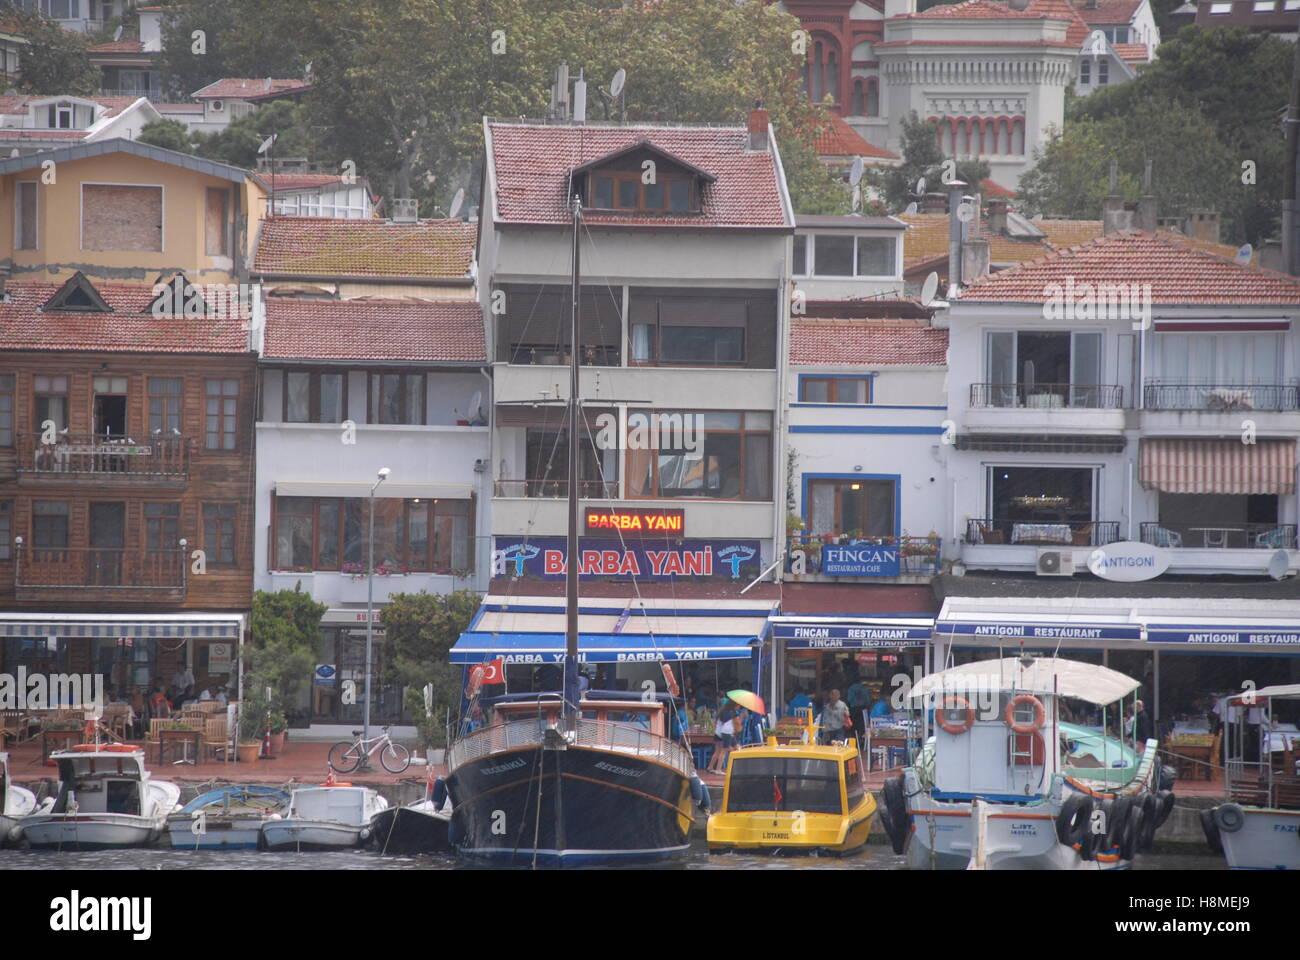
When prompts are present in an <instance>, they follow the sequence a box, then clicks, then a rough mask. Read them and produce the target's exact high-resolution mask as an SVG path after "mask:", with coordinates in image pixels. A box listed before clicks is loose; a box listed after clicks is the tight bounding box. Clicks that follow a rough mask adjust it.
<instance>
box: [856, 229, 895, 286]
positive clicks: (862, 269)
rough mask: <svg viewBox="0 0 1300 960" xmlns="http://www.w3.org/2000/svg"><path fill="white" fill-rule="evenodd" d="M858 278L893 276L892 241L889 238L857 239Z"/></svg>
mask: <svg viewBox="0 0 1300 960" xmlns="http://www.w3.org/2000/svg"><path fill="white" fill-rule="evenodd" d="M857 240H858V272H857V275H858V276H859V277H892V276H893V275H894V241H893V240H892V239H890V238H889V237H858V238H857Z"/></svg>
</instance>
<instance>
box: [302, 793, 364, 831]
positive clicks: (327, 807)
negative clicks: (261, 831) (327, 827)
mask: <svg viewBox="0 0 1300 960" xmlns="http://www.w3.org/2000/svg"><path fill="white" fill-rule="evenodd" d="M366 793H367V788H366V787H343V786H339V787H304V788H303V789H300V790H295V791H294V792H293V798H292V799H291V800H290V801H289V812H288V813H287V814H286V815H285V819H286V820H332V821H335V822H338V823H346V824H351V825H360V824H364V823H368V822H369V820H370V815H371V813H373V812H374V811H372V810H369V809H367V807H366V800H367V798H366Z"/></svg>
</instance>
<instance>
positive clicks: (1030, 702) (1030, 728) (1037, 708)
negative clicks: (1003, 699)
mask: <svg viewBox="0 0 1300 960" xmlns="http://www.w3.org/2000/svg"><path fill="white" fill-rule="evenodd" d="M1023 706H1031V707H1033V708H1034V720H1033V722H1032V723H1016V707H1023ZM1002 719H1003V720H1005V721H1006V724H1007V726H1008V727H1010V728H1011V729H1012V730H1013V731H1014V732H1015V733H1037V732H1038V731H1039V730H1041V729H1043V723H1044V722H1045V721H1046V720H1047V711H1046V710H1044V709H1043V701H1041V700H1039V699H1038V698H1037V697H1036V696H1034V695H1033V694H1032V693H1018V694H1016V695H1015V696H1014V697H1012V698H1011V699H1010V701H1008V702H1007V709H1006V710H1005V711H1004V712H1003V714H1002Z"/></svg>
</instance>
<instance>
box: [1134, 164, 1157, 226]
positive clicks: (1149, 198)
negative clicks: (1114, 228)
mask: <svg viewBox="0 0 1300 960" xmlns="http://www.w3.org/2000/svg"><path fill="white" fill-rule="evenodd" d="M1156 226H1157V224H1156V198H1155V196H1154V195H1153V194H1152V193H1151V161H1150V160H1148V161H1147V162H1146V168H1145V170H1143V172H1142V196H1140V197H1138V207H1137V228H1138V229H1139V230H1145V231H1147V232H1148V233H1155V232H1156Z"/></svg>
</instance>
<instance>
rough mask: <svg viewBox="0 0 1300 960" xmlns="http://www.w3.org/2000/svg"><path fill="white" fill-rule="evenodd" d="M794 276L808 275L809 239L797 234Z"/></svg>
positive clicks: (795, 239)
mask: <svg viewBox="0 0 1300 960" xmlns="http://www.w3.org/2000/svg"><path fill="white" fill-rule="evenodd" d="M793 269H794V275H795V276H796V277H802V276H805V275H806V274H807V273H808V238H807V237H806V236H803V235H801V234H796V235H795V238H794V268H793Z"/></svg>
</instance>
